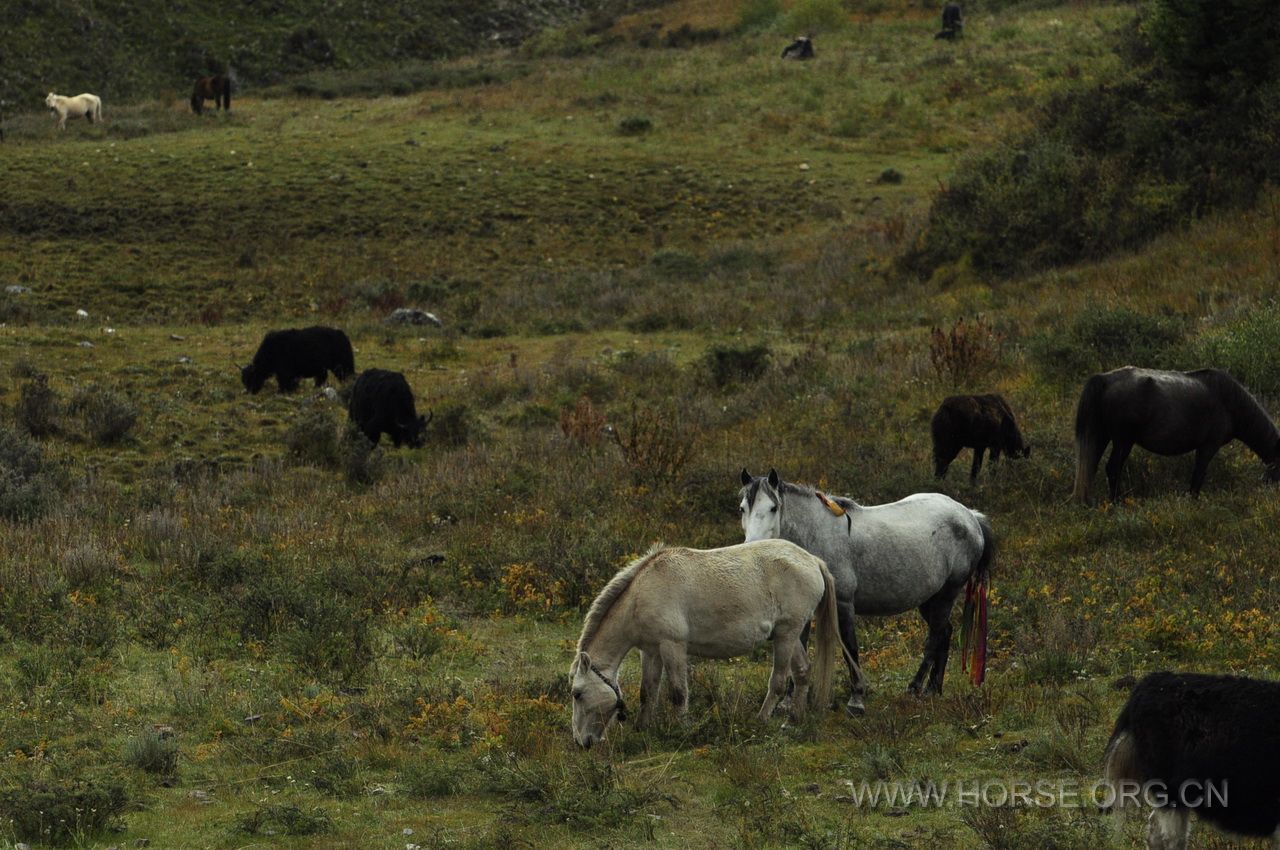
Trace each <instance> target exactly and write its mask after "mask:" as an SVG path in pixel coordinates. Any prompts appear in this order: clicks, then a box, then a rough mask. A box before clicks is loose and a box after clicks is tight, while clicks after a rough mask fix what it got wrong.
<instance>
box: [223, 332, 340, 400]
mask: <svg viewBox="0 0 1280 850" xmlns="http://www.w3.org/2000/svg"><path fill="white" fill-rule="evenodd" d="M355 371H356V360H355V354H353V353H352V351H351V340H349V339H347V335H346V334H345V333H343V332H342V331H340V330H338V329H337V328H326V327H322V326H320V325H316V326H314V327H310V328H289V329H288V330H283V331H271V332H270V333H268V334H267V335H266V336H264V337H263V338H262V344H261V345H259V346H258V351H257V353H256V354H254V355H253V361H252V362H250V363H249V365H248V366H243V367H241V369H240V380H241V381H242V382H243V383H244V388H245V389H246V390H248V391H249V392H251V393H256V392H257V391H258V390H260V389H262V385H263V384H264V383H266V380H267V378H269V377H271V376H272V375H274V376H275V378H276V384H277V385H278V386H279V387H280V392H284V393H288V392H293V391H294V390H296V389H297V388H298V379H299V378H314V379H315V382H316V386H317V387H318V386H320V385H321V384H323V383H324V382H325V378H327V377H328V374H329V372H333V374H334V376H335V377H336V378H337V379H338V380H340V381H345V380H346V379H347V378H350V377H351V376H352V375H354V374H355Z"/></svg>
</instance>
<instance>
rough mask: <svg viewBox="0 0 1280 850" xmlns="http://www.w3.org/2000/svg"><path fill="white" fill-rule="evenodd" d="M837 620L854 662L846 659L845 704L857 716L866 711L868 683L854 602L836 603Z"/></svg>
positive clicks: (841, 635)
mask: <svg viewBox="0 0 1280 850" xmlns="http://www.w3.org/2000/svg"><path fill="white" fill-rule="evenodd" d="M836 621H837V622H838V624H839V629H840V640H842V641H844V646H845V649H847V650H849V656H850V658H852V660H853V663H851V664H850V663H849V659H848V658H846V659H845V663H846V664H848V666H849V687H850V693H849V702H848V703H846V704H845V707H844V710H845V712H846V713H848V714H849V715H850V716H857V715H860V714H864V713H866V710H867V709H866V705H865V699H866V695H867V683H866V680H864V679H863V678H862V676H861V672H862V670H861V668H859V667H858V666H857V663H858V632H857V628H856V622H855V615H854V610H853V603H852V602H840V603H838V604H837V605H836Z"/></svg>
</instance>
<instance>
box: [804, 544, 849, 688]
mask: <svg viewBox="0 0 1280 850" xmlns="http://www.w3.org/2000/svg"><path fill="white" fill-rule="evenodd" d="M819 563H820V564H821V567H822V599H821V600H819V601H818V610H817V611H816V612H815V613H814V626H815V629H814V630H815V631H816V632H817V642H816V643H817V645H816V646H815V654H816V657H815V658H814V662H813V675H812V677H811V679H810V681H811V693H812V694H813V703H814V705H816V706H818V707H819V708H825V706H827V705H829V704H830V703H831V690H832V683H833V681H834V680H835V668H836V648H837V647H839V649H840V651H842V652H843V653H844V657H845V659H846V660H847V661H848V662H849V664H850V665H851V666H852V667H853V668H854V669H856V668H857V662H855V661H854V660H853V656H852V655H851V654H850V653H849V649H848V647H846V646H845V645H844V641H843V640H841V638H840V628H839V622H840V620H839V614H838V612H837V611H836V582H835V579H834V578H832V576H831V570H829V569H827V564H826V562H825V561H820V562H819Z"/></svg>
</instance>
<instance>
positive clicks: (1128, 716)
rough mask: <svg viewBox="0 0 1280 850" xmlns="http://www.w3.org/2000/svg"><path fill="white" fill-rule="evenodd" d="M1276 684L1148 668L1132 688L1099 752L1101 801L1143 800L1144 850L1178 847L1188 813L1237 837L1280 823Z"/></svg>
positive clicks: (1279, 692)
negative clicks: (1104, 788) (1147, 812)
mask: <svg viewBox="0 0 1280 850" xmlns="http://www.w3.org/2000/svg"><path fill="white" fill-rule="evenodd" d="M1277 706H1280V683H1278V682H1266V681H1262V680H1260V679H1246V678H1242V677H1238V676H1211V675H1205V674H1202V673H1169V672H1167V671H1166V672H1161V673H1152V674H1151V675H1149V676H1147V677H1146V678H1144V679H1143V680H1142V681H1141V682H1139V683H1138V684H1137V686H1135V687H1134V689H1133V692H1132V693H1131V694H1129V701H1128V702H1127V703H1125V706H1124V709H1123V710H1121V712H1120V717H1119V718H1118V719H1117V720H1116V727H1115V731H1114V732H1112V733H1111V740H1110V741H1109V742H1108V743H1107V750H1106V767H1105V773H1106V779H1107V781H1108V782H1109V783H1110V788H1111V794H1110V795H1109V797H1110V799H1109V800H1108V801H1107V802H1108V803H1110V804H1112V805H1113V806H1114V808H1116V809H1120V808H1122V807H1123V806H1124V804H1125V803H1126V802H1135V801H1136V800H1137V799H1139V798H1141V799H1145V800H1147V801H1148V802H1150V803H1151V804H1152V806H1153V809H1152V811H1151V816H1150V818H1149V819H1148V821H1147V847H1148V850H1185V848H1186V846H1187V835H1188V833H1189V832H1190V830H1191V819H1190V818H1191V812H1193V811H1194V812H1195V813H1196V814H1197V815H1199V816H1200V817H1201V818H1203V819H1204V820H1207V821H1209V822H1210V823H1212V824H1214V825H1215V826H1217V827H1218V828H1219V829H1223V830H1226V831H1227V832H1233V833H1236V834H1238V835H1249V836H1258V837H1264V836H1274V835H1276V834H1277V828H1280V773H1277V772H1276V764H1277V759H1280V711H1277Z"/></svg>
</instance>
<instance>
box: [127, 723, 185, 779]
mask: <svg viewBox="0 0 1280 850" xmlns="http://www.w3.org/2000/svg"><path fill="white" fill-rule="evenodd" d="M124 762H125V764H127V765H129V766H130V767H136V768H138V769H139V770H142V771H145V772H147V773H154V774H157V775H159V776H172V775H173V774H174V773H175V772H177V770H178V742H177V741H175V740H174V739H173V738H172V737H171V736H170V737H165V736H163V735H161V734H160V733H159V732H157V731H155V730H154V729H146V730H144V731H143V732H142V733H141V734H138V735H134V736H133V737H131V738H130V739H129V740H128V741H126V742H125V745H124Z"/></svg>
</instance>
